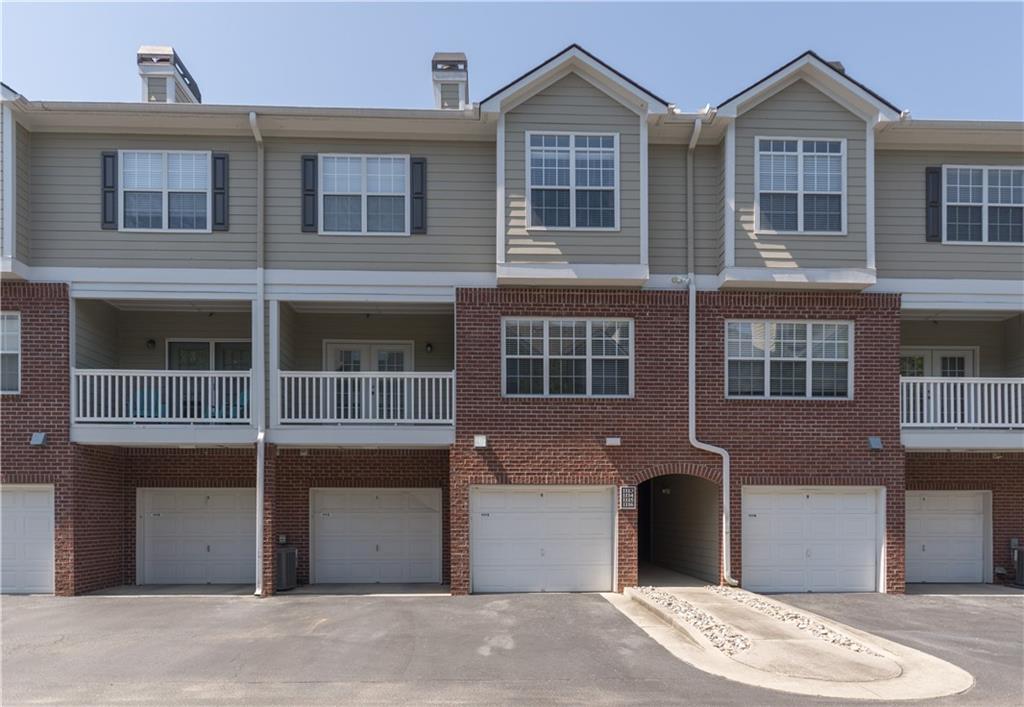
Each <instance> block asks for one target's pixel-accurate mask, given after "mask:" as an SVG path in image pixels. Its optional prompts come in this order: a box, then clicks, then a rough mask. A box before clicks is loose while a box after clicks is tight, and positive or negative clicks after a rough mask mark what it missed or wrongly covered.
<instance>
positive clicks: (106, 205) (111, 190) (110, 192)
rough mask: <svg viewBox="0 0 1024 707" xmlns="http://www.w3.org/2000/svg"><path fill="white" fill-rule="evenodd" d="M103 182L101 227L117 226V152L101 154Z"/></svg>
mask: <svg viewBox="0 0 1024 707" xmlns="http://www.w3.org/2000/svg"><path fill="white" fill-rule="evenodd" d="M100 169H101V170H102V172H103V175H102V178H101V179H102V182H101V201H102V204H101V206H100V227H101V228H106V229H116V228H117V153H116V152H104V153H102V154H101V155H100Z"/></svg>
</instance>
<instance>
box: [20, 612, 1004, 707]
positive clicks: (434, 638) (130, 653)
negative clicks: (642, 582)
mask: <svg viewBox="0 0 1024 707" xmlns="http://www.w3.org/2000/svg"><path fill="white" fill-rule="evenodd" d="M1017 599H1018V598H1017V597H1014V598H1011V599H1007V598H1005V597H995V598H989V599H987V600H980V599H971V600H970V601H969V602H967V604H966V606H969V607H972V608H971V611H972V615H971V616H970V617H969V618H965V617H964V616H963V613H964V611H965V609H964V608H963V606H962V605H961V600H960V598H958V597H943V598H941V599H940V600H936V599H933V598H930V597H905V598H903V597H885V596H877V595H862V596H852V595H846V596H840V597H836V598H830V597H819V596H815V597H803V596H801V597H797V598H796V599H793V601H794V603H798V604H800V605H802V606H805V607H806V608H808V609H811V610H814V611H818V612H820V613H822V614H825V615H829V616H832V617H833V618H837V619H839V620H842V621H847V622H849V623H851V624H853V625H855V626H858V627H861V628H867V629H869V630H871V629H877V630H878V632H879V633H881V634H882V635H885V636H886V637H889V638H893V639H895V640H904V638H909V639H913V641H915V642H913V643H911V645H914V646H915V647H917V648H921V649H923V650H928V651H931V652H934V653H935V654H936V655H939V656H940V657H943V658H946V659H948V660H951V661H953V662H955V663H957V664H959V665H961V666H962V667H964V668H966V669H967V670H970V671H972V672H975V671H978V672H976V674H977V675H979V686H978V687H976V688H975V690H972V691H971V692H970V693H967V694H966V695H963V696H961V697H959V698H954V699H953V700H950V703H956V704H976V703H978V702H985V703H986V704H989V705H991V704H1011V703H1014V704H1015V703H1017V702H1018V701H1019V700H1020V697H1021V692H1020V676H1021V664H1022V663H1021V653H1020V650H1021V648H1020V637H1021V635H1022V632H1024V618H1022V617H1024V611H1022V609H1024V603H1021V602H1017V603H1016V604H1014V603H1011V602H1013V601H1016V600H1017ZM815 601H817V602H818V603H819V605H814V602H815ZM831 602H835V604H838V605H839V606H840V607H841V608H839V609H836V608H834V607H835V604H833V603H831ZM999 602H1003V603H1001V604H1000V603H999ZM883 612H891V614H892V615H891V617H890V618H889V619H888V620H887V619H886V618H884V617H883V616H880V613H883ZM2 619H3V622H2V629H3V634H2V642H3V663H2V668H3V675H2V678H3V681H2V685H3V695H2V701H3V704H5V705H8V704H10V705H14V704H27V703H41V702H45V703H65V704H67V703H74V704H124V703H132V704H138V703H149V704H157V703H159V704H165V703H170V702H175V703H181V702H185V703H219V704H227V703H247V704H282V703H292V704H294V703H297V702H306V703H309V702H314V703H338V702H358V703H362V704H366V703H395V702H411V703H424V702H471V703H483V702H486V703H508V702H513V701H518V702H529V703H544V702H548V703H550V702H562V703H588V704H600V703H604V704H609V703H615V704H621V703H634V704H635V703H647V704H650V703H660V704H666V703H693V704H708V703H714V704H744V705H749V704H769V703H771V704H799V703H803V704H811V703H812V701H811V700H806V699H798V698H794V697H793V696H791V695H785V694H782V693H775V692H769V691H765V690H759V689H757V688H751V687H748V686H744V685H739V684H736V683H732V682H728V681H726V680H723V679H721V678H717V677H713V676H710V675H706V674H704V673H701V672H700V671H697V670H696V669H694V668H691V667H690V666H689V665H686V664H684V663H681V662H679V661H678V660H676V659H675V658H674V657H672V656H671V655H670V654H669V653H668V652H667V651H665V650H664V649H662V648H661V647H660V646H659V645H658V644H657V643H655V642H654V641H653V640H651V639H650V638H649V637H648V636H647V635H646V634H645V633H644V632H643V631H642V630H640V629H639V628H638V627H636V626H635V625H634V624H633V623H632V622H631V621H630V620H628V619H627V618H625V617H624V616H623V615H622V614H620V613H619V612H618V611H617V610H616V609H615V608H614V607H613V606H612V605H611V604H609V603H608V602H607V601H605V599H604V598H602V597H601V596H599V595H592V594H590V595H565V594H562V595H558V594H553V595H509V596H473V597H458V598H451V597H445V596H425V597H357V596H311V595H291V596H288V595H284V596H279V597H275V598H273V599H267V600H257V599H253V598H250V597H240V596H226V597H184V596H177V597H176V596H153V597H118V596H109V597H98V596H93V597H80V598H74V599H64V598H53V597H4V598H3V603H2ZM925 623H927V624H928V625H930V626H934V627H935V628H936V632H935V633H934V634H933V635H931V637H930V638H929V634H928V631H927V629H925V628H924V624H925ZM901 626H904V627H905V628H900V627H901ZM893 632H895V633H893ZM901 632H905V633H906V636H904V635H903V633H901ZM1014 636H1015V637H1016V639H1017V645H1016V646H1015V647H1014V646H1013V645H1012V640H1011V639H1013V637H1014ZM1000 637H1004V638H1005V639H1006V640H1004V641H1000V640H999V638H1000ZM908 642H910V641H909V640H908ZM933 644H934V645H933ZM1014 651H1016V652H1014ZM986 661H997V666H998V667H997V668H996V669H992V670H987V669H984V663H985V662H986ZM1014 661H1016V666H1015V668H1014V665H1012V664H1013V663H1014ZM1015 681H1016V682H1015Z"/></svg>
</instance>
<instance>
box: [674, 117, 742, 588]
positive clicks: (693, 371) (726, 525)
mask: <svg viewBox="0 0 1024 707" xmlns="http://www.w3.org/2000/svg"><path fill="white" fill-rule="evenodd" d="M702 127H703V123H702V122H701V119H700V118H697V119H696V120H694V121H693V134H692V135H691V136H690V144H689V145H688V146H687V148H686V269H687V274H686V286H687V290H688V294H689V302H688V306H687V313H688V315H689V329H688V332H687V337H686V339H687V347H688V351H687V356H688V358H687V366H686V367H687V375H688V380H687V386H686V397H687V406H688V407H687V413H686V423H687V428H688V432H689V436H690V444H691V445H692V446H694V447H696V448H697V449H700V450H702V451H705V452H711V453H712V454H717V455H718V456H720V457H721V458H722V578H723V579H724V580H725V582H726V584H730V585H732V586H734V587H735V586H737V585H739V582H737V581H736V580H735V579H734V578H733V576H732V553H731V552H730V547H731V541H732V531H731V527H730V526H731V522H730V508H729V452H727V451H726V450H725V449H723V448H721V447H716V446H714V445H713V444H707V443H705V442H701V441H700V440H699V439H697V274H696V268H695V267H694V263H693V260H694V245H693V241H694V237H693V222H694V216H693V202H694V199H693V159H694V150H695V149H696V148H697V140H698V139H699V138H700V131H701V128H702Z"/></svg>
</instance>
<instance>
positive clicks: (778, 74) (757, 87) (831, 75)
mask: <svg viewBox="0 0 1024 707" xmlns="http://www.w3.org/2000/svg"><path fill="white" fill-rule="evenodd" d="M808 66H810V67H813V68H814V69H816V70H817V71H818V72H819V73H820V74H822V76H823V77H824V78H826V79H827V80H829V81H832V82H835V83H836V84H838V85H840V86H842V87H843V88H844V89H846V90H848V91H850V92H851V93H853V94H854V95H857V96H858V97H859V98H860V99H861V100H862V101H864V102H865V103H870V104H873V105H874V107H875V108H876V109H878V110H879V112H881V113H883V114H886V118H887V119H889V120H895V119H896V118H898V117H899V114H900V113H901V112H902V111H901V110H900V109H899V107H897V106H896V105H895V104H893V103H892V102H890V101H888V100H886V99H885V98H883V97H882V96H880V95H878V94H877V93H875V92H874V91H872V90H871V89H870V88H868V87H867V86H865V85H864V84H862V83H861V82H860V81H857V80H856V79H854V78H853V77H851V76H850V75H849V74H847V73H846V72H845V71H841V70H839V69H838V68H836V67H835V66H834V65H833V64H832V63H831V62H829V61H826V60H825V59H823V58H821V56H819V55H818V54H817V53H816V52H814V51H812V50H810V49H808V50H807V51H805V52H804V53H803V54H801V55H800V56H798V57H796V58H795V59H793V60H792V61H789V62H787V63H786V64H783V65H782V66H780V67H779V68H778V69H776V70H775V71H773V72H771V73H770V74H768V75H767V76H765V77H764V78H762V79H759V80H757V81H755V82H754V83H752V84H751V85H749V86H747V87H746V88H745V89H743V90H742V91H740V92H739V93H736V94H734V95H732V96H730V97H729V98H727V99H725V100H724V101H722V102H721V103H720V104H719V105H718V111H719V112H720V113H726V114H727V113H729V112H730V111H735V110H736V108H737V107H738V106H739V104H740V103H742V102H744V101H745V100H749V99H751V98H754V97H755V96H757V95H758V94H760V93H761V92H763V91H767V90H769V89H770V88H771V87H772V86H774V85H775V84H777V83H779V82H781V81H784V80H786V79H787V78H788V77H790V76H791V75H792V74H794V73H796V72H797V71H800V70H801V69H803V68H804V67H808Z"/></svg>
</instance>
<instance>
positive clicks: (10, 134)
mask: <svg viewBox="0 0 1024 707" xmlns="http://www.w3.org/2000/svg"><path fill="white" fill-rule="evenodd" d="M2 109H3V118H2V119H3V176H4V209H3V257H4V259H8V258H9V259H11V261H14V260H16V259H17V254H16V253H15V248H16V247H17V238H16V237H15V228H16V216H17V208H16V205H17V203H18V202H17V188H18V178H17V174H16V170H15V166H16V164H17V142H18V141H17V140H16V125H17V124H16V123H15V121H14V115H13V114H12V112H11V107H10V106H9V105H7V103H4V104H3V107H2ZM12 207H14V208H12Z"/></svg>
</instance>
